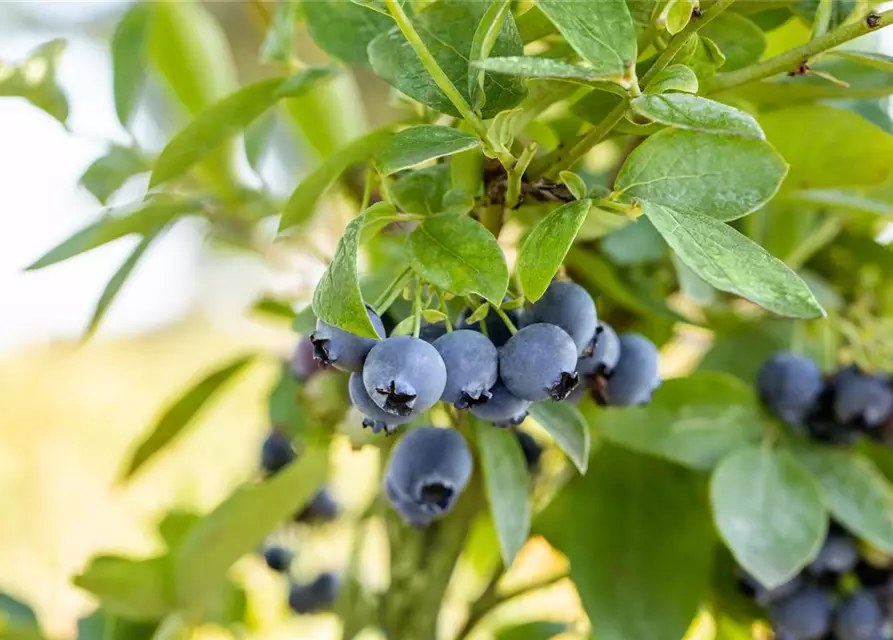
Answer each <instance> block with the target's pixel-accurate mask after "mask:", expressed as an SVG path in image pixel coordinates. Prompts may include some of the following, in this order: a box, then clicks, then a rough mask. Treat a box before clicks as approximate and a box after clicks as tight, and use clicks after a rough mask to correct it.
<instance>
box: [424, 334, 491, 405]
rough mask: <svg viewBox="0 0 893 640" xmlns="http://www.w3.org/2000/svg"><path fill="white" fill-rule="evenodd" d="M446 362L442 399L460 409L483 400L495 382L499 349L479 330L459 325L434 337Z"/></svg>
mask: <svg viewBox="0 0 893 640" xmlns="http://www.w3.org/2000/svg"><path fill="white" fill-rule="evenodd" d="M433 346H434V348H435V349H437V352H438V353H439V354H440V357H441V358H443V362H444V365H445V366H446V374H447V377H446V387H444V390H443V395H442V396H441V400H443V401H444V402H449V403H450V404H453V405H455V406H456V408H457V409H467V408H469V407H473V406H475V405H477V404H484V403H486V402H487V400H488V399H489V398H490V395H491V394H490V387H492V386H493V385H494V384H496V379H497V375H498V369H499V353H498V352H497V351H496V347H495V346H493V343H492V342H490V339H489V338H487V337H486V336H484V335H483V334H481V333H477V332H476V331H469V330H467V329H460V330H458V331H453V332H451V333H448V334H446V335H444V336H441V337H440V338H438V339H437V340H435V341H434V344H433Z"/></svg>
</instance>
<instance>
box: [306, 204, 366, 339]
mask: <svg viewBox="0 0 893 640" xmlns="http://www.w3.org/2000/svg"><path fill="white" fill-rule="evenodd" d="M364 221H365V217H364V216H363V215H360V216H359V217H357V218H354V219H353V220H351V221H350V224H348V225H347V228H346V229H345V230H344V235H343V236H341V240H339V241H338V248H337V249H336V250H335V257H334V258H332V262H331V264H329V266H328V267H326V270H325V273H323V275H322V278H320V280H319V283H318V284H317V285H316V290H315V291H314V292H313V313H314V314H315V315H316V317H317V318H319V319H320V320H322V321H323V322H325V323H326V324H330V325H332V326H334V327H338V328H339V329H343V330H344V331H349V332H350V333H354V334H356V335H358V336H363V337H365V338H378V337H380V336H378V334H376V332H375V328H374V327H373V326H372V322H371V321H370V320H369V316H368V314H367V313H366V305H365V303H364V302H363V294H362V292H361V291H360V281H359V277H358V276H357V246H358V244H359V241H360V233H361V232H362V229H363V223H364Z"/></svg>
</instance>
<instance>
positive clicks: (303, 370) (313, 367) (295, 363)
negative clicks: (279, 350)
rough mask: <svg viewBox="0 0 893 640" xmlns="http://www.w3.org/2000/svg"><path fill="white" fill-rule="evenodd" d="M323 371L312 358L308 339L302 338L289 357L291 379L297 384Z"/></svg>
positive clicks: (312, 350) (318, 363) (311, 348)
mask: <svg viewBox="0 0 893 640" xmlns="http://www.w3.org/2000/svg"><path fill="white" fill-rule="evenodd" d="M323 369H324V367H323V365H322V364H321V363H320V362H319V361H318V360H317V359H316V357H315V356H314V347H313V343H312V342H311V341H310V338H309V337H302V338H301V339H300V340H299V341H298V345H297V346H296V347H295V352H294V354H293V355H292V357H291V375H292V377H293V378H294V379H295V380H297V381H298V382H304V381H305V380H308V379H309V378H311V377H312V376H313V375H314V374H316V373H318V372H320V371H322V370H323Z"/></svg>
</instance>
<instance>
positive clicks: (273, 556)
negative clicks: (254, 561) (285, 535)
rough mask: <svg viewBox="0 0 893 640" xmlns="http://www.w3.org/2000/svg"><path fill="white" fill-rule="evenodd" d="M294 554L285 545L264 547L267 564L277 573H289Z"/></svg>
mask: <svg viewBox="0 0 893 640" xmlns="http://www.w3.org/2000/svg"><path fill="white" fill-rule="evenodd" d="M292 558H294V554H293V553H292V551H291V549H286V548H285V547H267V548H266V549H264V560H265V561H266V563H267V566H268V567H270V569H272V570H273V571H275V572H276V573H287V572H288V568H289V567H290V566H291V561H292Z"/></svg>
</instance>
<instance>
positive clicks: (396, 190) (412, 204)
mask: <svg viewBox="0 0 893 640" xmlns="http://www.w3.org/2000/svg"><path fill="white" fill-rule="evenodd" d="M450 172H451V168H450V166H449V165H446V164H435V165H432V166H430V167H424V168H422V169H418V170H416V171H408V172H406V173H404V174H403V175H401V176H400V177H399V178H397V181H396V182H394V184H393V185H391V196H392V197H393V198H394V203H395V204H396V205H397V206H398V207H400V208H401V209H402V210H403V211H405V212H406V213H417V214H421V215H429V216H430V215H434V214H435V213H442V212H443V211H444V210H445V206H444V201H445V200H446V194H447V192H448V191H449V190H450Z"/></svg>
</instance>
